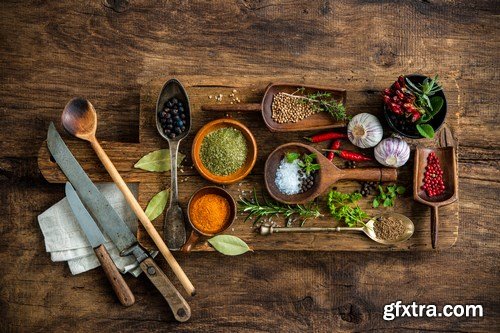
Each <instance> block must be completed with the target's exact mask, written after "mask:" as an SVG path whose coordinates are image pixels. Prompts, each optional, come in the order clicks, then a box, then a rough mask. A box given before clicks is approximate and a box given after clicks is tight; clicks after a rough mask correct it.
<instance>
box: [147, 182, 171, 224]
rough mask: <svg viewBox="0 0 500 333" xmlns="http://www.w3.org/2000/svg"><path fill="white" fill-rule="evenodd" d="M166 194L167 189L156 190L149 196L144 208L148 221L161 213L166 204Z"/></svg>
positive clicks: (167, 192)
mask: <svg viewBox="0 0 500 333" xmlns="http://www.w3.org/2000/svg"><path fill="white" fill-rule="evenodd" d="M168 194H169V190H168V189H167V190H163V191H161V192H158V193H157V194H155V196H154V197H153V198H151V200H150V201H149V203H148V206H147V207H146V210H145V213H146V216H147V217H148V218H149V220H150V221H153V220H154V219H155V218H157V217H158V216H160V215H161V213H163V210H165V207H166V206H167V202H168Z"/></svg>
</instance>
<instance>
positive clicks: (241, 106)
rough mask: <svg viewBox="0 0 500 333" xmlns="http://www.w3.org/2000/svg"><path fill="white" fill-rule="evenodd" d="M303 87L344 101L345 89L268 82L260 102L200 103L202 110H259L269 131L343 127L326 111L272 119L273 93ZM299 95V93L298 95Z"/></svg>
mask: <svg viewBox="0 0 500 333" xmlns="http://www.w3.org/2000/svg"><path fill="white" fill-rule="evenodd" d="M299 88H305V90H304V94H310V93H317V92H327V93H331V94H332V97H333V98H335V99H336V100H337V101H338V102H342V104H344V105H345V103H346V91H345V90H344V89H334V88H331V87H320V86H308V85H303V84H291V83H270V84H269V85H268V86H267V88H266V92H265V93H264V97H262V102H261V103H238V104H206V105H202V106H201V109H202V110H203V111H222V112H261V113H262V117H263V118H264V122H265V123H266V126H267V127H268V128H269V130H270V131H271V132H297V131H310V130H321V129H327V128H334V127H343V126H345V125H346V124H345V122H343V121H335V120H334V119H333V118H332V116H331V115H330V114H328V113H327V112H319V113H316V114H313V115H311V116H309V117H307V118H305V119H302V120H300V121H298V122H296V123H284V124H280V123H277V122H275V121H274V120H273V118H272V110H271V106H272V104H273V98H274V95H276V94H277V93H279V92H284V93H288V94H293V93H295V92H297V89H299ZM299 96H300V95H299Z"/></svg>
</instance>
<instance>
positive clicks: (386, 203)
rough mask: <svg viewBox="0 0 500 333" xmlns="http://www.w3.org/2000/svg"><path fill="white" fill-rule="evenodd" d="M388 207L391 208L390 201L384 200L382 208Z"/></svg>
mask: <svg viewBox="0 0 500 333" xmlns="http://www.w3.org/2000/svg"><path fill="white" fill-rule="evenodd" d="M389 206H392V199H389V198H387V199H385V200H384V207H389Z"/></svg>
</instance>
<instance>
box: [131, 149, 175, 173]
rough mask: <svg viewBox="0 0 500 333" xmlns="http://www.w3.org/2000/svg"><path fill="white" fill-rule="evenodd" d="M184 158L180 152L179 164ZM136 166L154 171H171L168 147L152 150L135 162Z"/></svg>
mask: <svg viewBox="0 0 500 333" xmlns="http://www.w3.org/2000/svg"><path fill="white" fill-rule="evenodd" d="M183 159H184V155H183V154H181V153H179V154H178V155H177V165H180V164H181V163H182V160H183ZM134 168H137V169H142V170H146V171H154V172H163V171H170V151H169V150H168V149H160V150H155V151H152V152H150V153H149V154H147V155H144V156H143V157H142V158H141V159H140V160H139V161H138V162H137V163H136V164H134Z"/></svg>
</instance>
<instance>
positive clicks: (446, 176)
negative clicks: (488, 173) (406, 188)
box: [413, 147, 458, 249]
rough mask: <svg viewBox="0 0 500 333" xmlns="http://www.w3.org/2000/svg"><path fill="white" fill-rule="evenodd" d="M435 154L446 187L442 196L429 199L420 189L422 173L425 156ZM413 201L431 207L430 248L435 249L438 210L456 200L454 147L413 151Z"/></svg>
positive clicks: (456, 185)
mask: <svg viewBox="0 0 500 333" xmlns="http://www.w3.org/2000/svg"><path fill="white" fill-rule="evenodd" d="M431 152H435V154H436V156H437V157H438V159H439V163H440V165H441V169H442V170H443V181H444V185H445V186H446V188H445V191H444V193H443V194H441V195H439V196H436V197H432V198H431V197H429V196H428V195H427V194H426V193H425V191H424V190H423V189H422V185H423V184H424V172H425V167H426V165H427V156H428V155H429V154H430V153H431ZM413 171H414V172H413V199H415V200H416V201H418V202H420V203H423V204H424V205H427V206H431V208H432V212H431V237H432V248H433V249H435V248H436V245H437V240H438V227H439V213H438V208H439V207H441V206H446V205H449V204H451V203H453V202H455V201H457V199H458V173H457V159H456V153H455V148H454V147H444V148H432V149H431V148H417V149H416V151H415V164H414V170H413Z"/></svg>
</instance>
